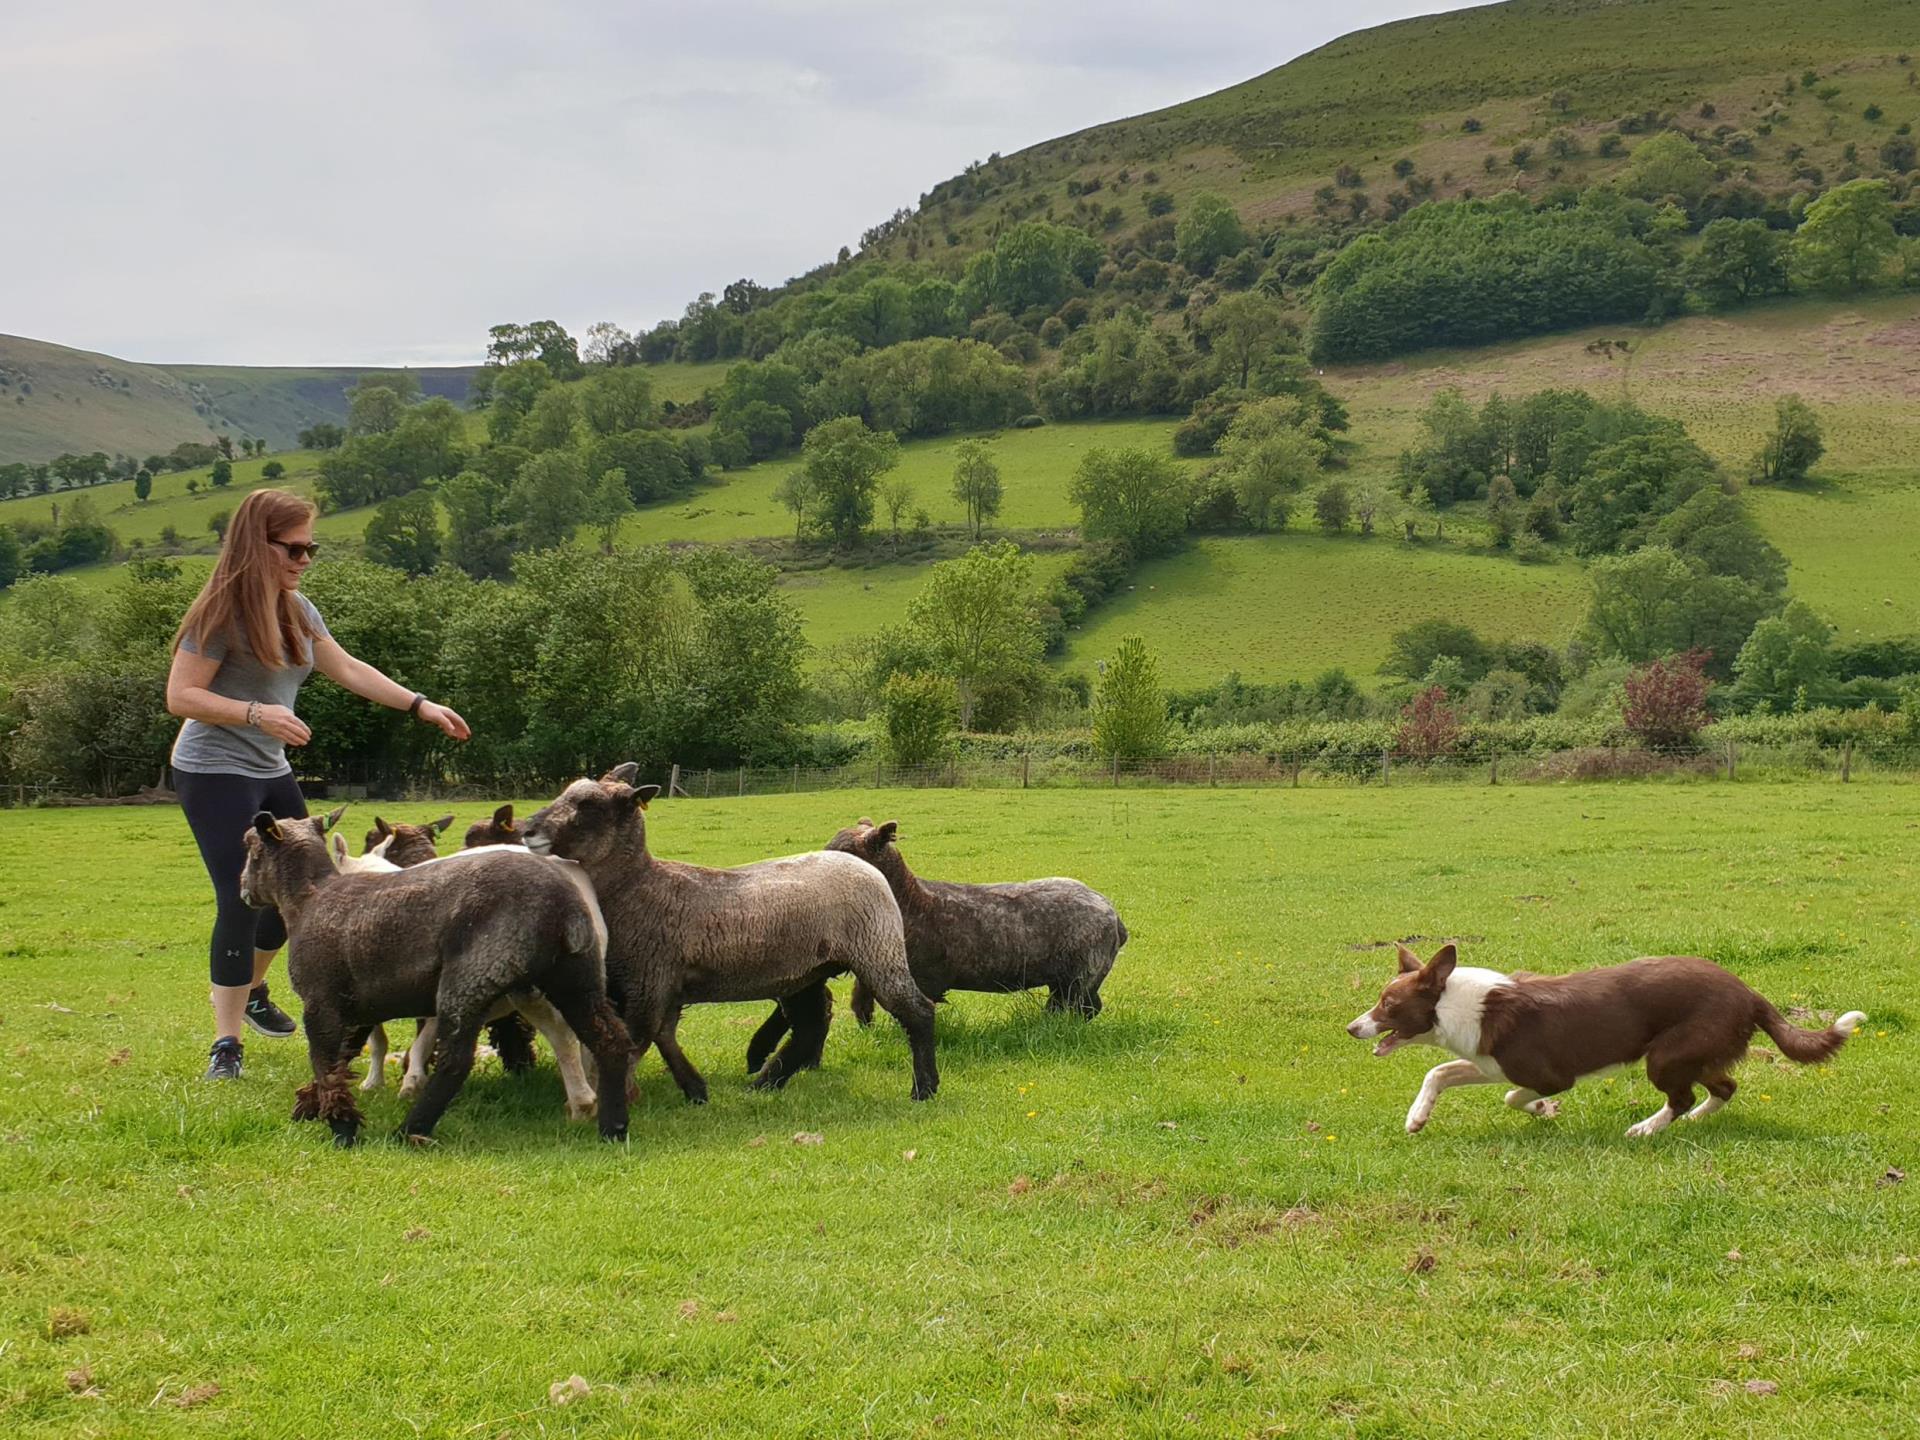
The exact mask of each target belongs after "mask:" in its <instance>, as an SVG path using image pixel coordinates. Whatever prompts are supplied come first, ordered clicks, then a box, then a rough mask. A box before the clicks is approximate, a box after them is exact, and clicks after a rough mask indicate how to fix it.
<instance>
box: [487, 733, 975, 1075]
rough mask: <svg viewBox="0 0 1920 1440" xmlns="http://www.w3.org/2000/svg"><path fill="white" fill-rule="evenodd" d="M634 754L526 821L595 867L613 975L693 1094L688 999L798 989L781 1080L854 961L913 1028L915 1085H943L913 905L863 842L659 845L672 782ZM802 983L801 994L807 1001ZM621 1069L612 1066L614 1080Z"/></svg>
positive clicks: (532, 844)
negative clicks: (720, 864)
mask: <svg viewBox="0 0 1920 1440" xmlns="http://www.w3.org/2000/svg"><path fill="white" fill-rule="evenodd" d="M636 772H637V767H636V766H634V765H630V764H629V765H622V766H619V767H618V768H616V769H614V770H612V771H609V772H608V773H607V774H606V775H605V776H603V777H602V778H601V779H599V780H577V781H575V782H574V783H573V784H571V785H569V786H568V787H567V788H566V789H565V790H564V791H562V792H561V794H560V796H559V797H558V798H557V799H556V800H554V801H553V802H552V803H551V804H549V805H546V806H543V807H542V808H541V809H540V810H539V811H538V812H537V813H536V814H534V815H533V816H532V817H531V818H529V819H528V820H527V822H526V825H525V827H524V830H525V834H526V840H527V846H528V848H529V849H531V850H533V851H534V852H535V853H536V854H547V853H550V854H554V855H563V856H565V857H567V858H568V859H571V860H577V861H579V862H580V864H581V865H582V866H584V867H585V869H586V872H587V875H588V877H589V878H590V879H591V880H592V881H593V885H594V889H595V890H596V891H597V892H598V894H599V896H600V905H601V909H602V911H603V912H604V913H605V916H606V922H607V934H608V942H607V988H608V992H609V993H610V994H612V995H613V996H614V997H615V1000H616V1003H617V1004H619V1005H620V1007H621V1009H622V1012H623V1013H624V1014H625V1015H626V1017H627V1025H628V1028H629V1030H631V1031H632V1033H633V1036H634V1039H635V1041H636V1043H637V1044H639V1045H640V1047H641V1048H642V1050H644V1049H645V1046H646V1044H647V1042H648V1041H651V1042H652V1043H654V1044H656V1045H658V1046H659V1047H660V1054H661V1056H662V1058H663V1059H665V1061H666V1062H667V1068H668V1069H669V1070H671V1071H672V1072H673V1078H674V1080H675V1081H676V1082H677V1083H678V1084H679V1086H680V1089H681V1090H682V1091H683V1092H684V1093H685V1095H686V1096H687V1098H688V1099H689V1100H693V1101H695V1102H699V1101H703V1100H704V1099H705V1098H706V1093H707V1085H706V1081H704V1080H703V1079H701V1078H700V1074H699V1072H698V1071H697V1070H695V1069H694V1067H693V1065H692V1063H691V1062H690V1061H689V1060H688V1059H687V1057H686V1055H685V1054H684V1053H682V1051H681V1049H680V1044H679V1041H678V1039H677V1038H676V1035H675V1030H676V1027H677V1026H678V1025H679V1022H680V1012H681V1009H682V1007H684V1006H687V1005H692V1004H698V1003H701V1002H705V1001H721V1000H766V999H773V1000H778V1001H780V1002H781V1003H782V1004H783V1006H784V1005H786V1004H788V1003H789V1002H796V1003H797V1004H798V1005H799V1006H801V1007H803V1009H804V1014H803V1015H799V1016H795V1018H794V1024H793V1031H794V1034H793V1037H792V1038H791V1039H790V1040H789V1041H788V1042H787V1044H785V1045H783V1046H781V1047H780V1049H779V1050H778V1051H777V1052H776V1053H774V1054H772V1055H770V1056H768V1057H766V1061H765V1064H764V1065H763V1066H761V1068H760V1069H759V1071H758V1073H757V1074H756V1076H755V1078H754V1081H753V1083H754V1084H755V1085H756V1086H760V1087H766V1086H779V1085H783V1084H785V1083H786V1081H787V1079H788V1078H789V1077H790V1076H791V1075H792V1074H793V1073H794V1071H796V1070H799V1069H804V1068H808V1067H810V1066H814V1065H817V1064H819V1061H820V1047H821V1045H822V1044H823V1043H824V1041H825V1038H826V1010H825V1005H824V1003H823V1001H824V997H825V995H826V987H825V985H824V984H822V983H821V982H822V981H823V980H824V979H825V977H827V976H829V975H837V974H840V973H842V972H844V971H847V970H851V971H853V973H854V974H855V975H857V976H858V977H859V978H860V979H861V980H863V981H865V982H866V985H867V987H868V990H869V991H870V992H871V993H872V995H873V996H874V998H875V999H876V1000H877V1001H878V1002H879V1003H880V1005H881V1006H882V1008H884V1009H885V1010H887V1011H888V1013H890V1014H891V1015H893V1016H894V1018H895V1019H897V1020H898V1021H899V1022H900V1024H901V1027H902V1028H903V1029H904V1030H905V1031H906V1032H907V1041H908V1044H909V1045H910V1046H911V1048H912V1051H913V1098H914V1099H916V1100H924V1099H927V1098H928V1097H929V1096H931V1095H932V1094H933V1093H934V1091H935V1090H936V1089H938V1088H939V1084H940V1074H939V1070H938V1068H937V1066H936V1064H935V1061H934V1053H933V1005H932V1002H930V1001H929V1000H928V999H927V997H926V996H924V995H922V994H921V993H920V991H919V989H918V987H916V986H915V985H914V983H913V976H912V974H911V973H910V972H909V971H908V969H907V954H906V943H905V939H904V937H903V935H902V933H901V929H900V910H899V907H898V906H897V905H896V904H895V903H894V899H893V895H892V894H891V892H889V891H888V889H887V885H886V882H885V880H883V879H882V878H881V877H880V876H879V874H878V873H877V872H876V871H874V870H873V869H872V867H870V866H868V865H866V864H863V863H862V862H860V861H858V860H856V859H854V858H853V857H852V856H850V855H839V854H833V853H829V852H826V851H815V852H813V853H812V854H808V855H792V856H788V857H786V858H785V859H781V860H763V861H761V862H760V863H758V864H755V865H743V866H740V867H739V868H738V869H732V870H713V869H708V868H706V867H704V866H700V865H685V864H680V863H678V862H675V861H672V860H659V859H655V858H654V857H653V856H652V855H651V854H649V853H648V851H647V829H646V821H645V819H644V816H643V812H644V811H645V809H646V806H647V802H648V801H650V800H651V799H652V798H653V797H654V796H655V795H657V794H658V793H659V786H657V785H645V786H642V787H640V788H639V789H635V788H634V786H633V783H632V782H633V779H634V776H635V774H636ZM796 997H804V998H800V999H798V1000H797V1001H796ZM606 1088H607V1081H606V1080H605V1078H604V1077H602V1080H601V1089H602V1092H603V1093H604V1092H605V1090H606Z"/></svg>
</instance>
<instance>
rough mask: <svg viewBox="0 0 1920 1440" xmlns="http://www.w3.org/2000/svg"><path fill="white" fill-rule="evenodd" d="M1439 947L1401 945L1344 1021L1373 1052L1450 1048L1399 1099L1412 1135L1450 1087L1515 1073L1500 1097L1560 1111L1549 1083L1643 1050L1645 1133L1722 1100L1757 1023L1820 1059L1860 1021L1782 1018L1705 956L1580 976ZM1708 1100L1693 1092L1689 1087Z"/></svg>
mask: <svg viewBox="0 0 1920 1440" xmlns="http://www.w3.org/2000/svg"><path fill="white" fill-rule="evenodd" d="M1458 960H1459V957H1458V955H1457V954H1456V952H1455V951H1454V948H1453V946H1451V945H1443V946H1441V947H1440V949H1439V950H1438V951H1437V952H1435V954H1434V957H1433V958H1432V959H1431V960H1429V961H1428V962H1427V963H1426V964H1425V965H1422V964H1421V963H1420V957H1419V956H1418V955H1416V954H1414V953H1413V951H1411V950H1409V949H1408V948H1407V947H1406V946H1404V945H1402V946H1400V974H1399V976H1398V977H1397V978H1396V979H1395V980H1394V981H1393V982H1392V983H1391V984H1389V985H1388V986H1387V988H1386V989H1385V990H1383V991H1382V992H1381V994H1380V1001H1379V1003H1378V1004H1377V1005H1375V1006H1374V1007H1373V1008H1372V1009H1371V1010H1369V1011H1367V1013H1366V1014H1364V1015H1362V1016H1360V1017H1359V1018H1357V1019H1356V1020H1354V1021H1353V1022H1352V1023H1351V1024H1349V1025H1348V1026H1347V1033H1348V1034H1349V1035H1352V1036H1354V1037H1355V1038H1357V1039H1361V1040H1370V1039H1372V1038H1373V1037H1374V1036H1376V1035H1378V1036H1380V1037H1382V1038H1381V1040H1380V1043H1379V1044H1378V1045H1376V1046H1374V1047H1373V1053H1374V1054H1375V1055H1390V1054H1392V1053H1393V1052H1394V1051H1395V1050H1398V1049H1399V1048H1400V1047H1401V1046H1402V1045H1435V1046H1438V1047H1439V1048H1440V1049H1442V1050H1450V1051H1452V1052H1453V1053H1454V1054H1455V1055H1457V1056H1459V1057H1460V1058H1459V1059H1457V1060H1450V1061H1448V1062H1446V1063H1445V1064H1443V1065H1436V1066H1434V1067H1433V1069H1431V1070H1429V1071H1428V1072H1427V1079H1426V1083H1425V1084H1423V1085H1422V1086H1421V1087H1420V1093H1419V1095H1418V1096H1416V1097H1415V1098H1414V1102H1413V1108H1412V1109H1411V1110H1409V1111H1407V1133H1408V1134H1409V1135H1411V1134H1414V1133H1415V1132H1416V1131H1418V1130H1419V1129H1420V1128H1421V1127H1422V1126H1424V1125H1425V1124H1426V1123H1427V1118H1428V1117H1429V1116H1430V1115H1432V1114H1433V1105H1434V1101H1436V1100H1438V1099H1439V1098H1440V1092H1441V1091H1442V1090H1450V1089H1452V1088H1453V1087H1454V1086H1455V1085H1496V1084H1497V1085H1512V1086H1514V1087H1516V1088H1514V1089H1512V1090H1509V1091H1508V1092H1507V1104H1509V1105H1511V1106H1512V1107H1513V1108H1514V1109H1516V1110H1524V1111H1526V1112H1527V1113H1528V1114H1529V1115H1538V1116H1543V1117H1545V1116H1550V1115H1554V1114H1556V1113H1558V1111H1559V1109H1560V1105H1559V1102H1558V1101H1555V1100H1549V1099H1547V1098H1546V1097H1547V1096H1549V1095H1558V1094H1559V1093H1560V1092H1561V1091H1563V1090H1569V1089H1572V1088H1573V1083H1574V1081H1576V1080H1578V1079H1580V1078H1581V1077H1582V1076H1585V1075H1594V1074H1598V1073H1600V1072H1601V1071H1605V1070H1615V1069H1619V1068H1620V1067H1622V1066H1625V1065H1631V1064H1633V1063H1634V1062H1635V1061H1637V1060H1641V1059H1644V1060H1645V1061H1646V1062H1647V1078H1648V1079H1649V1080H1651V1081H1652V1082H1653V1085H1654V1088H1655V1089H1657V1090H1658V1091H1659V1092H1660V1093H1661V1094H1662V1095H1665V1096H1666V1097H1667V1103H1666V1104H1665V1105H1663V1106H1661V1107H1660V1109H1659V1110H1658V1111H1657V1112H1655V1113H1654V1114H1652V1115H1649V1116H1648V1117H1647V1118H1646V1119H1645V1120H1642V1121H1641V1122H1640V1123H1639V1124H1637V1125H1635V1126H1633V1127H1632V1128H1631V1129H1629V1130H1628V1131H1627V1134H1628V1135H1630V1136H1634V1137H1636V1138H1637V1137H1640V1136H1643V1135H1653V1134H1656V1133H1658V1132H1659V1131H1661V1130H1664V1129H1666V1128H1667V1126H1668V1125H1670V1124H1672V1123H1673V1120H1674V1117H1676V1116H1679V1117H1681V1118H1683V1119H1687V1120H1700V1119H1704V1118H1705V1117H1706V1116H1708V1115H1711V1114H1713V1112H1714V1111H1716V1110H1718V1109H1719V1108H1720V1107H1721V1106H1722V1105H1725V1104H1726V1103H1727V1101H1729V1100H1731V1099H1732V1098H1733V1092H1734V1088H1735V1087H1734V1083H1733V1078H1732V1075H1731V1074H1730V1073H1729V1072H1730V1071H1731V1070H1732V1069H1733V1066H1734V1065H1735V1064H1736V1063H1737V1062H1738V1061H1739V1060H1740V1059H1741V1058H1742V1057H1744V1056H1745V1055H1746V1053H1747V1042H1748V1041H1749V1040H1751V1039H1752V1038H1753V1032H1754V1031H1755V1030H1765V1031H1766V1032H1767V1034H1769V1035H1771V1036H1772V1037H1773V1043H1774V1044H1776V1045H1778V1046H1779V1047H1780V1053H1781V1054H1783V1055H1785V1056H1786V1057H1787V1058H1788V1059H1789V1060H1797V1061H1798V1062H1799V1063H1801V1064H1802V1065H1808V1064H1812V1063H1813V1062H1815V1061H1817V1060H1825V1059H1826V1058H1827V1057H1828V1056H1829V1055H1831V1054H1833V1052H1834V1051H1836V1050H1838V1049H1839V1048H1840V1047H1841V1046H1842V1045H1844V1044H1845V1043H1846V1040H1847V1037H1848V1036H1849V1035H1851V1034H1853V1032H1854V1029H1855V1027H1857V1026H1858V1025H1860V1024H1861V1023H1862V1022H1863V1021H1865V1020H1866V1018H1867V1017H1866V1016H1865V1015H1863V1014H1862V1013H1861V1012H1860V1011H1858V1010H1849V1011H1848V1012H1847V1013H1846V1014H1844V1015H1842V1016H1841V1017H1840V1018H1839V1019H1838V1020H1836V1021H1834V1022H1833V1024H1832V1025H1831V1026H1830V1027H1829V1028H1828V1029H1825V1030H1802V1029H1800V1028H1799V1027H1798V1026H1795V1025H1790V1024H1788V1023H1787V1021H1786V1019H1785V1017H1784V1016H1782V1015H1781V1014H1780V1012H1779V1011H1778V1010H1776V1009H1774V1008H1773V1006H1772V1005H1770V1004H1769V1003H1768V1002H1767V1001H1766V999H1765V998H1764V997H1763V996H1761V995H1759V994H1757V993H1756V992H1754V991H1753V990H1750V989H1748V988H1747V985H1746V982H1745V981H1743V980H1741V979H1740V977H1739V976H1737V975H1734V974H1731V973H1729V972H1728V971H1725V970H1722V969H1721V968H1720V967H1719V966H1718V965H1715V964H1714V963H1713V962H1712V961H1711V960H1701V959H1697V958H1695V957H1693V956H1687V955H1680V956H1671V955H1670V956H1662V957H1660V958H1657V959H1647V960H1630V961H1628V962H1627V963H1626V964H1625V965H1610V966H1607V967H1606V968H1605V969H1601V970H1588V971H1585V972H1583V973H1581V974H1578V975H1502V974H1501V973H1500V972H1499V971H1497V970H1479V969H1475V968H1474V967H1472V966H1469V965H1461V964H1459V963H1458ZM1696 1085H1704V1086H1706V1089H1707V1098H1706V1099H1705V1100H1702V1101H1701V1102H1700V1103H1699V1104H1698V1105H1695V1104H1694V1103H1693V1093H1694V1091H1693V1087H1694V1086H1696Z"/></svg>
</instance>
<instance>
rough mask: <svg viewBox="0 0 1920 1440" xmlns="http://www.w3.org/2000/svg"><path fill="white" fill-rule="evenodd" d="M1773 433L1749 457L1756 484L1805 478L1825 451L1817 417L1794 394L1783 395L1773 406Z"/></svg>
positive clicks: (1805, 403) (1786, 482)
mask: <svg viewBox="0 0 1920 1440" xmlns="http://www.w3.org/2000/svg"><path fill="white" fill-rule="evenodd" d="M1773 413H1774V422H1773V433H1772V434H1771V435H1769V436H1768V437H1767V442H1766V444H1764V445H1762V446H1761V447H1760V453H1759V454H1757V455H1755V456H1754V457H1753V480H1754V483H1755V484H1756V485H1787V484H1793V483H1795V482H1797V481H1801V480H1804V479H1806V478H1807V472H1808V471H1809V470H1811V469H1812V468H1813V463H1814V461H1816V460H1818V459H1819V458H1820V457H1821V455H1823V454H1824V453H1825V452H1826V442H1825V439H1824V437H1823V436H1822V434H1821V431H1820V417H1819V416H1818V415H1816V414H1814V411H1813V407H1812V406H1811V405H1809V404H1807V402H1806V401H1804V400H1802V399H1801V398H1800V397H1799V396H1798V395H1785V396H1782V397H1781V398H1780V400H1779V401H1777V402H1776V403H1775V405H1774V407H1773Z"/></svg>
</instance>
